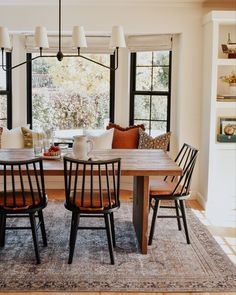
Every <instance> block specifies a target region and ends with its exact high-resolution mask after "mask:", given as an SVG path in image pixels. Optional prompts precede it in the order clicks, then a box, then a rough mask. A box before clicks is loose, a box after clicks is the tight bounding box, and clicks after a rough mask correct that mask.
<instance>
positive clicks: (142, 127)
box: [107, 122, 145, 131]
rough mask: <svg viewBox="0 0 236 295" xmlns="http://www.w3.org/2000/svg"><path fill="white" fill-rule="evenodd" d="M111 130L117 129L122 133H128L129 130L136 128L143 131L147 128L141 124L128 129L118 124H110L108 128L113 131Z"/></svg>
mask: <svg viewBox="0 0 236 295" xmlns="http://www.w3.org/2000/svg"><path fill="white" fill-rule="evenodd" d="M111 128H115V129H118V130H120V131H127V130H130V129H134V128H141V129H143V130H145V127H144V125H143V124H139V125H131V126H128V127H121V126H120V125H118V124H115V123H111V122H110V123H109V124H108V126H107V129H111Z"/></svg>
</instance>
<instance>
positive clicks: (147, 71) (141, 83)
mask: <svg viewBox="0 0 236 295" xmlns="http://www.w3.org/2000/svg"><path fill="white" fill-rule="evenodd" d="M151 73H152V69H151V68H147V67H139V68H137V71H136V90H143V91H150V90H151Z"/></svg>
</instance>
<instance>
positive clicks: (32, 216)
mask: <svg viewBox="0 0 236 295" xmlns="http://www.w3.org/2000/svg"><path fill="white" fill-rule="evenodd" d="M29 216H30V225H31V230H32V236H33V242H34V250H35V256H36V261H37V264H40V257H39V249H38V236H37V230H36V220H35V214H34V213H30V215H29Z"/></svg>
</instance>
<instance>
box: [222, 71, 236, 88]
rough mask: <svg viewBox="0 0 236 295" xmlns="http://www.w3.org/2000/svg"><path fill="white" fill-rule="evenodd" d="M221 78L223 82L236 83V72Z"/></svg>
mask: <svg viewBox="0 0 236 295" xmlns="http://www.w3.org/2000/svg"><path fill="white" fill-rule="evenodd" d="M220 79H221V80H222V81H223V82H226V83H228V84H229V85H231V84H233V83H236V74H235V73H234V72H232V73H231V74H230V75H226V76H221V77H220Z"/></svg>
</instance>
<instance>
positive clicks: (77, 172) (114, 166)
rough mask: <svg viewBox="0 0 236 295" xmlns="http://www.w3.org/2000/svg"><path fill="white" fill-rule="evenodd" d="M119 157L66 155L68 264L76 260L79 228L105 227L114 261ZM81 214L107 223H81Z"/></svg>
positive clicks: (118, 190)
mask: <svg viewBox="0 0 236 295" xmlns="http://www.w3.org/2000/svg"><path fill="white" fill-rule="evenodd" d="M120 161H121V160H120V159H111V160H107V161H90V160H89V161H83V160H77V159H73V158H70V157H64V178H65V193H66V202H65V207H66V209H68V210H70V211H72V220H71V231H70V242H69V245H70V253H69V260H68V263H69V264H71V263H72V260H73V255H74V249H75V242H76V237H77V230H78V229H106V233H107V239H108V247H109V253H110V260H111V264H114V263H115V262H114V253H113V247H115V246H116V242H115V227H114V216H113V212H114V211H115V210H117V209H118V208H119V207H120V200H119V192H120ZM80 217H96V218H99V217H101V218H104V220H105V227H82V226H79V220H80Z"/></svg>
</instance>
